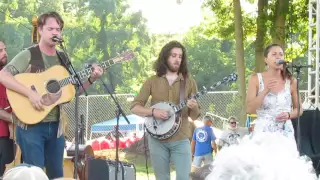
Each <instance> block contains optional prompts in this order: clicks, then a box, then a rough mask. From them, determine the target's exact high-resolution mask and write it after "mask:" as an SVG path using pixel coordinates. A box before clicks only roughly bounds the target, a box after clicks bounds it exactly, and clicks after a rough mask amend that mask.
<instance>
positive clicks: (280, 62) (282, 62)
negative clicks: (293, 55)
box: [276, 59, 288, 64]
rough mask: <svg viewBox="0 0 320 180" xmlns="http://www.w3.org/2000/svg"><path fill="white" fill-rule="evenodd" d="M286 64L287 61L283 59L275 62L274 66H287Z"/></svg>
mask: <svg viewBox="0 0 320 180" xmlns="http://www.w3.org/2000/svg"><path fill="white" fill-rule="evenodd" d="M287 63H288V61H285V60H283V59H280V60H277V61H276V64H287Z"/></svg>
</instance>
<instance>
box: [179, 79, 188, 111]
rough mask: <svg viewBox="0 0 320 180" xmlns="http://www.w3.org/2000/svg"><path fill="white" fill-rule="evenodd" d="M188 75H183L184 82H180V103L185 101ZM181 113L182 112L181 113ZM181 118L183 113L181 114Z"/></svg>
mask: <svg viewBox="0 0 320 180" xmlns="http://www.w3.org/2000/svg"><path fill="white" fill-rule="evenodd" d="M186 81H187V80H186V75H183V80H182V79H181V80H180V103H182V102H183V101H184V89H185V87H186ZM180 112H181V111H180ZM180 116H181V113H180Z"/></svg>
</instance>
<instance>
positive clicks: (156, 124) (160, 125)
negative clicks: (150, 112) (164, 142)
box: [145, 102, 176, 136]
mask: <svg viewBox="0 0 320 180" xmlns="http://www.w3.org/2000/svg"><path fill="white" fill-rule="evenodd" d="M152 108H155V109H162V110H166V111H168V115H169V119H167V120H161V119H155V118H153V117H146V119H145V126H146V128H147V131H148V132H149V133H151V134H153V135H160V136H161V135H164V134H166V133H168V132H169V131H170V130H171V128H172V127H173V126H174V124H175V120H176V114H175V111H174V105H173V104H171V103H166V102H160V103H157V104H155V105H153V106H152Z"/></svg>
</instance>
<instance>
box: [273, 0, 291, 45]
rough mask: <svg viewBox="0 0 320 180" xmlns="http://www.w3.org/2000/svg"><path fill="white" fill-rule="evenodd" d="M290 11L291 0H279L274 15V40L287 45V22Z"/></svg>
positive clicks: (276, 42)
mask: <svg viewBox="0 0 320 180" xmlns="http://www.w3.org/2000/svg"><path fill="white" fill-rule="evenodd" d="M288 11H289V0H277V2H276V8H275V13H274V14H275V17H274V28H273V33H272V42H273V43H275V44H280V45H281V46H282V47H285V23H286V16H287V14H288Z"/></svg>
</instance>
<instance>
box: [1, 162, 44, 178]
mask: <svg viewBox="0 0 320 180" xmlns="http://www.w3.org/2000/svg"><path fill="white" fill-rule="evenodd" d="M3 180H49V178H48V176H47V175H46V174H45V173H44V171H43V170H42V169H41V168H39V167H37V166H32V165H28V164H21V165H18V166H16V167H14V168H11V169H9V170H8V171H7V172H6V173H5V174H4V176H3Z"/></svg>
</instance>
